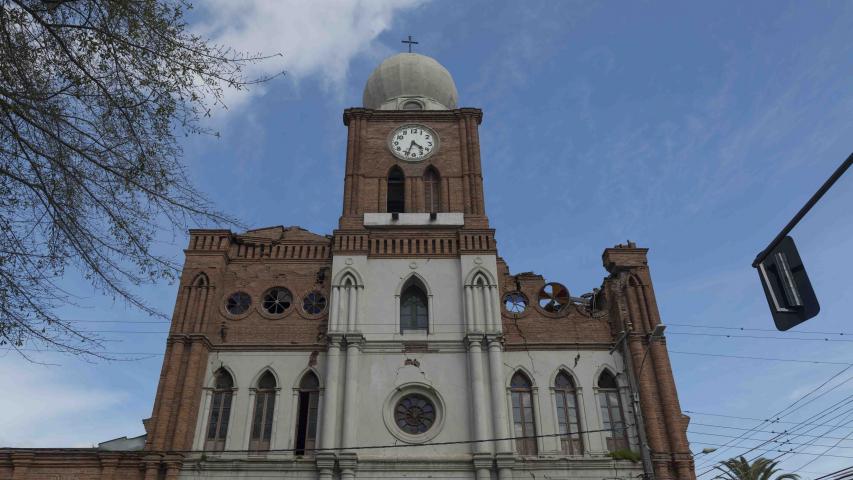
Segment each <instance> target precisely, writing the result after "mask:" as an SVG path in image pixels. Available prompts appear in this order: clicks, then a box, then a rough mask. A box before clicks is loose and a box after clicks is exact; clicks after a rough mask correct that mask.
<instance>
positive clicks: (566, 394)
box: [554, 372, 583, 455]
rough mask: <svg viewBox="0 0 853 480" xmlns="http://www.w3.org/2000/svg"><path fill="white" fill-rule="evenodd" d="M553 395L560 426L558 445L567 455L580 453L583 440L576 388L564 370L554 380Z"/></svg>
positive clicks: (581, 452)
mask: <svg viewBox="0 0 853 480" xmlns="http://www.w3.org/2000/svg"><path fill="white" fill-rule="evenodd" d="M554 397H555V399H556V400H555V401H556V402H557V422H558V424H559V428H560V434H561V435H563V436H561V437H560V445H561V447H562V450H563V453H565V454H567V455H582V454H583V442H582V441H581V435H580V430H581V428H580V426H581V420H580V409H579V408H578V396H577V389H576V388H575V382H574V381H572V377H570V376H569V375H568V374H566V372H560V373H559V374H558V375H557V378H556V379H555V380H554Z"/></svg>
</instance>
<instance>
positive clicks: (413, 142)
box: [406, 140, 415, 155]
mask: <svg viewBox="0 0 853 480" xmlns="http://www.w3.org/2000/svg"><path fill="white" fill-rule="evenodd" d="M414 145H415V141H414V140H412V143H410V144H409V149H408V150H406V155H408V154H409V153H410V152H411V151H412V146H414Z"/></svg>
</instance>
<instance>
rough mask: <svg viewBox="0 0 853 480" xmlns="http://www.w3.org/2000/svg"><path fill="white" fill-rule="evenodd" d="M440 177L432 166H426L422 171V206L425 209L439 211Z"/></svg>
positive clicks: (431, 211)
mask: <svg viewBox="0 0 853 480" xmlns="http://www.w3.org/2000/svg"><path fill="white" fill-rule="evenodd" d="M440 180H441V178H440V177H439V176H438V172H437V171H436V170H435V168H433V167H429V168H427V170H426V172H425V173H424V206H425V207H426V211H427V212H430V213H433V212H440V211H441V205H440V204H441V191H440V188H441V182H440Z"/></svg>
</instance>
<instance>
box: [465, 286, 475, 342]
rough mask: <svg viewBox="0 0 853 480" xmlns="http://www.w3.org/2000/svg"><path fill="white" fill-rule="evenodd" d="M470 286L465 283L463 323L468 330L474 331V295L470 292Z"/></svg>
mask: <svg viewBox="0 0 853 480" xmlns="http://www.w3.org/2000/svg"><path fill="white" fill-rule="evenodd" d="M471 288H472V287H471V286H470V285H465V325H466V326H467V328H468V332H476V331H477V324H476V320H475V319H474V295H473V293H472V292H471Z"/></svg>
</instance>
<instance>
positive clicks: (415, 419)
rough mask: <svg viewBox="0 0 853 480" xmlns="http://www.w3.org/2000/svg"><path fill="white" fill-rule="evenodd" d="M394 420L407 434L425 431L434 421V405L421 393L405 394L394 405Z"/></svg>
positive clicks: (418, 433) (417, 433)
mask: <svg viewBox="0 0 853 480" xmlns="http://www.w3.org/2000/svg"><path fill="white" fill-rule="evenodd" d="M394 422H395V423H396V424H397V426H398V427H399V428H400V430H402V431H404V432H406V433H408V434H409V435H420V434H422V433H426V432H427V431H428V430H429V429H430V428H432V425H433V424H434V423H435V405H433V404H432V401H431V400H430V399H428V398H427V397H425V396H423V395H418V394H416V393H413V394H409V395H406V396H405V397H403V398H401V399H400V401H398V402H397V406H395V407H394Z"/></svg>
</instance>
